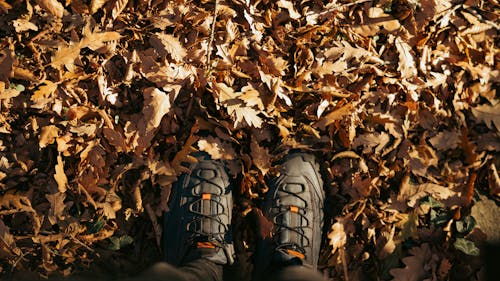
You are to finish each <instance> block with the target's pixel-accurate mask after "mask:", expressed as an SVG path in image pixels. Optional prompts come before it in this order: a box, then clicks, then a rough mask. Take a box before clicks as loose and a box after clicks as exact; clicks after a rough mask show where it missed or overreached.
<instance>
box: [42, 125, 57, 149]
mask: <svg viewBox="0 0 500 281" xmlns="http://www.w3.org/2000/svg"><path fill="white" fill-rule="evenodd" d="M59 132H60V130H59V128H57V127H56V126H55V125H49V126H45V127H43V128H42V131H41V133H40V139H39V141H38V144H39V146H40V148H44V147H47V145H49V144H53V143H54V142H55V141H56V138H57V137H58V136H59Z"/></svg>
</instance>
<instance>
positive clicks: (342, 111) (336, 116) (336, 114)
mask: <svg viewBox="0 0 500 281" xmlns="http://www.w3.org/2000/svg"><path fill="white" fill-rule="evenodd" d="M353 109H354V107H353V105H352V103H348V104H346V105H344V106H342V107H340V108H337V109H334V110H333V111H332V112H330V113H328V114H327V115H326V116H323V117H321V119H319V121H318V122H316V124H315V126H316V127H317V128H320V129H321V130H325V128H326V127H327V126H328V125H330V124H332V123H333V122H335V121H338V120H342V119H343V118H344V116H346V115H349V114H351V113H352V111H353Z"/></svg>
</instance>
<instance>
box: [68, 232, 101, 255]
mask: <svg viewBox="0 0 500 281" xmlns="http://www.w3.org/2000/svg"><path fill="white" fill-rule="evenodd" d="M66 237H69V238H71V240H73V242H75V243H77V244H80V245H81V246H83V247H84V248H85V249H87V250H89V251H90V252H92V253H93V252H95V251H94V249H92V248H90V247H89V246H87V245H86V244H85V243H83V242H82V241H80V240H79V239H78V238H76V237H74V236H73V235H68V236H66Z"/></svg>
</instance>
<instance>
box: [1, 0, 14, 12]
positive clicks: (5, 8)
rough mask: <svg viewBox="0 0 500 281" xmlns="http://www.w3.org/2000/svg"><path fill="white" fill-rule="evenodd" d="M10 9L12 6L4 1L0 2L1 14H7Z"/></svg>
mask: <svg viewBox="0 0 500 281" xmlns="http://www.w3.org/2000/svg"><path fill="white" fill-rule="evenodd" d="M10 9H12V6H11V5H10V4H9V3H7V2H5V1H4V0H0V10H1V11H2V12H3V13H5V14H6V13H8V12H9V10H10Z"/></svg>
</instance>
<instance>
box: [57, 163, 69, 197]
mask: <svg viewBox="0 0 500 281" xmlns="http://www.w3.org/2000/svg"><path fill="white" fill-rule="evenodd" d="M55 170H56V173H55V174H54V179H55V180H56V182H57V187H58V189H59V192H60V193H64V192H66V185H67V184H68V178H67V177H66V174H65V173H64V162H63V160H62V157H61V155H58V156H57V164H56V166H55Z"/></svg>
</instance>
